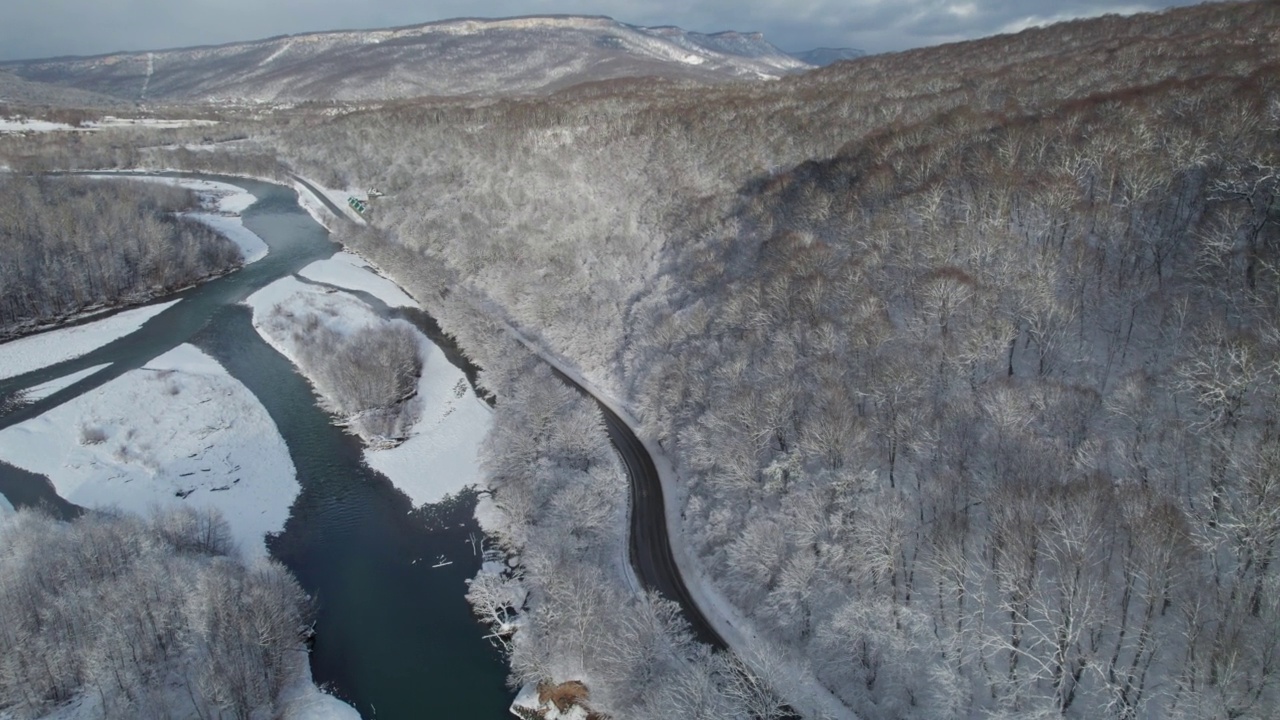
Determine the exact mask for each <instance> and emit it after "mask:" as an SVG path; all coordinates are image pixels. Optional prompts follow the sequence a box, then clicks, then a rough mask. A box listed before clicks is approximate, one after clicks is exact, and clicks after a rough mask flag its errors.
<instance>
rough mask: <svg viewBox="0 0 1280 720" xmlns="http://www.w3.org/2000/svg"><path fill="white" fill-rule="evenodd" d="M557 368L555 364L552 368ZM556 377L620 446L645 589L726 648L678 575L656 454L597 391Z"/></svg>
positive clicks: (635, 562)
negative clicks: (586, 402) (595, 410)
mask: <svg viewBox="0 0 1280 720" xmlns="http://www.w3.org/2000/svg"><path fill="white" fill-rule="evenodd" d="M553 369H554V368H553ZM555 373H556V376H557V377H559V378H560V379H561V380H562V381H563V382H564V383H566V384H567V385H569V386H571V387H573V388H574V389H576V390H577V391H578V392H580V393H582V394H583V395H586V396H587V397H589V398H591V399H592V400H595V402H596V405H597V406H598V407H599V408H600V414H601V415H603V416H604V423H605V427H606V429H607V430H608V431H609V440H610V441H611V442H613V447H614V448H615V449H617V451H618V455H619V456H620V457H621V458H622V462H623V464H624V465H625V466H626V468H627V474H628V475H630V476H631V541H630V556H631V567H633V568H634V569H635V571H636V576H637V577H638V578H640V583H641V584H642V585H644V587H645V589H647V590H654V591H656V592H657V593H658V594H659V595H662V597H664V598H666V599H668V600H672V601H675V602H676V603H677V604H679V605H680V608H681V610H682V611H683V613H684V617H685V619H686V620H688V621H689V626H690V628H691V629H692V630H693V634H694V637H696V638H697V639H698V640H700V641H702V642H704V643H707V644H708V645H711V646H712V647H714V648H716V649H717V650H728V649H729V646H728V644H727V643H725V641H724V638H722V637H720V634H719V633H717V632H716V631H715V629H714V628H713V627H711V623H709V622H707V619H706V617H705V616H703V614H702V611H701V610H700V609H699V608H698V605H697V603H695V602H694V600H693V598H692V597H691V596H690V595H689V589H688V588H687V587H686V586H685V584H684V578H682V577H681V576H680V570H679V568H677V567H676V561H675V558H673V557H672V555H671V542H670V540H669V538H668V537H667V513H666V508H665V506H664V504H663V498H662V482H661V481H660V480H659V479H658V469H657V468H656V467H654V464H653V458H652V457H650V456H649V452H648V451H647V450H645V448H644V445H643V444H642V443H641V442H640V438H638V437H636V434H635V433H634V432H632V431H631V428H630V427H628V426H627V424H626V423H625V422H623V421H622V418H620V417H618V416H617V414H616V413H614V412H613V411H612V410H610V409H609V408H608V407H607V406H606V405H605V404H604V403H602V402H600V401H599V400H598V399H597V398H596V397H595V396H594V395H592V394H591V393H590V392H588V391H587V390H586V389H585V388H583V387H582V386H581V385H579V384H578V383H577V382H575V381H574V380H573V379H572V378H570V377H568V376H567V375H565V374H564V373H561V372H560V371H559V370H555Z"/></svg>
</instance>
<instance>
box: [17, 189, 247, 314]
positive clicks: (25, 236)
mask: <svg viewBox="0 0 1280 720" xmlns="http://www.w3.org/2000/svg"><path fill="white" fill-rule="evenodd" d="M0 194H2V195H3V197H4V199H5V202H4V203H3V205H0V246H3V248H4V252H3V253H0V338H3V337H6V336H11V335H15V334H18V333H21V332H23V331H29V330H30V329H31V328H32V327H35V326H38V325H41V324H47V323H50V322H54V321H57V320H61V319H65V318H68V317H70V316H73V315H75V314H76V313H79V312H83V311H85V310H87V309H90V308H96V307H103V306H115V305H122V304H135V303H139V302H143V301H145V300H149V299H151V298H154V297H157V296H159V295H163V294H166V293H168V292H172V291H173V290H176V289H178V288H182V287H186V286H188V285H191V284H193V283H195V282H197V281H199V280H203V279H205V278H207V277H210V276H212V275H217V274H221V273H224V272H226V271H228V270H230V269H232V268H235V267H239V265H240V264H241V261H242V258H241V254H240V251H239V250H238V249H237V248H236V246H235V244H233V243H232V242H230V241H229V240H227V239H226V238H224V237H222V236H221V235H219V234H217V233H216V232H214V231H213V230H211V229H210V228H209V227H207V226H206V225H204V224H201V223H199V222H197V221H195V220H192V219H189V218H185V217H181V216H179V215H178V213H181V212H183V211H187V210H192V209H195V208H196V207H198V200H197V198H196V195H195V194H194V193H192V192H189V191H187V190H183V189H180V188H177V187H173V186H169V185H163V184H158V183H140V182H127V181H123V180H88V179H83V178H74V177H27V176H21V175H13V174H8V173H5V174H3V175H0Z"/></svg>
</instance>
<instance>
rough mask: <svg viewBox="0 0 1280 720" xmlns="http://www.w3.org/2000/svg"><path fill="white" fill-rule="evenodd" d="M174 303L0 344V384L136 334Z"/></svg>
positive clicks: (147, 306)
mask: <svg viewBox="0 0 1280 720" xmlns="http://www.w3.org/2000/svg"><path fill="white" fill-rule="evenodd" d="M177 303H178V301H177V300H170V301H169V302H163V303H157V304H155V305H145V306H143V307H140V308H134V309H132V310H125V311H124V312H121V313H116V314H115V315H112V316H111V317H109V318H104V319H102V320H95V321H94V322H90V323H85V324H84V325H77V326H75V327H69V328H62V329H60V330H49V331H46V332H42V333H40V334H38V335H28V336H27V337H23V338H18V339H17V340H10V341H9V342H6V343H3V344H0V380H4V379H7V378H11V377H16V376H18V375H22V374H24V373H29V372H32V371H33V370H39V369H40V368H43V367H48V366H50V365H53V364H55V363H60V362H63V361H66V360H71V359H73V358H78V357H80V356H81V355H84V354H86V353H89V352H92V351H94V350H97V349H98V348H100V347H102V346H103V345H106V344H108V343H111V342H114V341H116V340H119V339H120V338H122V337H124V336H126V335H128V334H130V333H132V332H134V331H136V330H137V329H138V328H140V327H142V326H143V325H144V324H145V323H146V322H147V321H148V320H150V319H151V318H153V317H155V316H156V315H159V314H160V313H162V312H164V311H165V310H168V309H169V308H170V307H173V306H174V305H176V304H177Z"/></svg>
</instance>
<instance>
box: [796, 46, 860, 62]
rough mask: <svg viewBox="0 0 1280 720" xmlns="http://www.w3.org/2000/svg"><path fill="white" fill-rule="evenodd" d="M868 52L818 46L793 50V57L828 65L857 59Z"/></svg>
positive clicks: (802, 60)
mask: <svg viewBox="0 0 1280 720" xmlns="http://www.w3.org/2000/svg"><path fill="white" fill-rule="evenodd" d="M866 54H867V53H866V51H865V50H855V49H854V48H816V49H813V50H806V51H804V52H793V53H791V57H793V58H795V59H797V60H799V61H800V62H803V63H806V64H809V65H817V66H818V67H826V66H827V65H830V64H832V63H837V62H840V61H841V60H856V59H858V58H860V57H863V56H864V55H866Z"/></svg>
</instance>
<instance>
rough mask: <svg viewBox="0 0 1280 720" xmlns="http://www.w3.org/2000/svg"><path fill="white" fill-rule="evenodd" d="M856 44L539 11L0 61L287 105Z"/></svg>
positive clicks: (81, 79)
mask: <svg viewBox="0 0 1280 720" xmlns="http://www.w3.org/2000/svg"><path fill="white" fill-rule="evenodd" d="M849 53H858V51H850V50H829V49H823V50H815V51H812V53H802V54H800V55H790V54H788V53H785V52H783V51H782V50H779V49H778V48H777V47H775V46H773V45H772V44H770V43H769V42H767V41H766V40H765V39H764V37H763V36H762V35H761V34H759V33H739V32H733V31H729V32H720V33H713V34H703V33H696V32H690V31H687V30H682V29H680V28H677V27H671V26H663V27H640V26H636V25H628V24H625V23H620V22H617V21H615V20H612V19H610V18H607V17H581V16H537V17H521V18H508V19H499V20H484V19H460V20H448V21H443V22H434V23H428V24H425V25H414V26H410V27H401V28H392V29H387V30H359V31H338V32H323V33H309V34H303V35H289V36H281V37H274V38H268V39H266V40H257V41H252V42H240V43H231V44H227V45H217V46H205V47H193V48H179V49H172V50H161V51H156V52H130V53H116V54H112V55H100V56H96V57H67V58H54V59H47V60H28V61H17V62H6V63H0V71H7V72H8V73H11V74H12V75H15V76H17V77H19V78H22V79H23V80H27V81H31V82H35V83H47V84H50V85H54V86H57V87H61V88H74V89H79V90H85V91H90V92H94V93H99V94H103V95H109V96H112V97H115V98H120V99H123V100H128V101H155V102H209V101H226V100H235V101H249V102H263V103H290V102H302V101H307V100H340V101H359V100H381V99H393V98H403V97H417V96H461V95H499V94H527V93H545V92H551V91H554V90H557V89H560V88H564V87H568V86H571V85H575V84H578V83H583V82H591V81H600V80H608V79H613V78H625V77H641V76H659V77H666V78H675V79H688V80H693V81H702V82H724V81H729V80H738V79H748V78H750V79H758V78H762V79H768V78H777V77H781V76H783V75H787V74H791V73H796V72H801V71H804V70H808V69H811V68H812V67H813V66H814V65H819V64H826V63H827V62H829V60H828V58H829V57H831V58H836V59H839V58H843V57H850V55H849ZM858 54H860V53H858ZM837 56H838V57H837ZM806 58H810V59H806Z"/></svg>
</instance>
